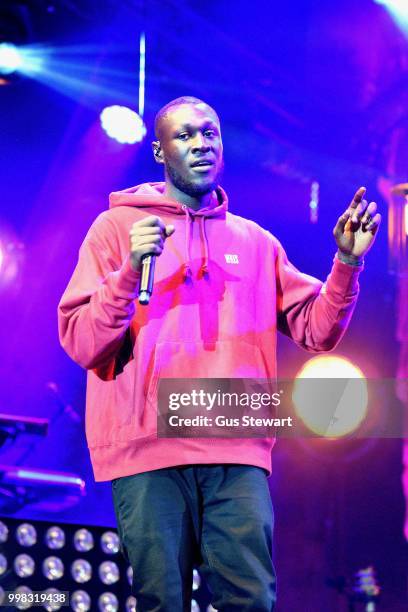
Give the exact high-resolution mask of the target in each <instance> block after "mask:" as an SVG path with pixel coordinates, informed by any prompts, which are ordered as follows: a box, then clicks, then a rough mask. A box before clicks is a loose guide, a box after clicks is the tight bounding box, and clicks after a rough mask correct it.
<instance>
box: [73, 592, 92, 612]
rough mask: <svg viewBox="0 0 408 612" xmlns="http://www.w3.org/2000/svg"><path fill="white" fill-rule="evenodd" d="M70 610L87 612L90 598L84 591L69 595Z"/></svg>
mask: <svg viewBox="0 0 408 612" xmlns="http://www.w3.org/2000/svg"><path fill="white" fill-rule="evenodd" d="M71 608H72V609H73V610H74V612H88V610H90V609H91V598H90V597H89V595H88V593H87V592H86V591H81V590H79V591H74V592H73V593H72V595H71Z"/></svg>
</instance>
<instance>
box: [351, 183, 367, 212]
mask: <svg viewBox="0 0 408 612" xmlns="http://www.w3.org/2000/svg"><path fill="white" fill-rule="evenodd" d="M365 192H366V188H365V187H360V188H359V189H357V191H356V193H355V194H354V197H353V199H352V200H351V202H350V206H349V208H351V209H355V208H357V206H358V205H359V204H360V202H361V201H362V200H363V197H364V194H365Z"/></svg>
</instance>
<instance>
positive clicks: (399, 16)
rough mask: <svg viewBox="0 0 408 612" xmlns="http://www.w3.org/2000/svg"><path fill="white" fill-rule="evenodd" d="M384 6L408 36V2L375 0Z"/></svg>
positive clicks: (401, 0) (404, 0) (402, 0)
mask: <svg viewBox="0 0 408 612" xmlns="http://www.w3.org/2000/svg"><path fill="white" fill-rule="evenodd" d="M375 2H376V3H377V4H382V5H383V6H385V8H386V9H387V10H388V12H389V13H391V15H392V16H393V18H394V19H395V21H396V22H397V23H398V25H399V26H400V27H401V29H402V30H404V32H405V33H406V34H407V35H408V2H407V0H375Z"/></svg>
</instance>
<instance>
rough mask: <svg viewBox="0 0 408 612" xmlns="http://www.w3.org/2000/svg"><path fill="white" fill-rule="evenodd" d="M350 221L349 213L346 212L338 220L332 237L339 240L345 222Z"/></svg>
mask: <svg viewBox="0 0 408 612" xmlns="http://www.w3.org/2000/svg"><path fill="white" fill-rule="evenodd" d="M349 219H350V211H349V210H346V211H345V212H344V213H343V214H342V215H341V216H340V217H339V218H338V219H337V223H336V225H335V227H334V230H333V236H334V237H335V238H339V237H340V236H342V235H343V233H344V229H345V227H346V223H347V221H348V220H349Z"/></svg>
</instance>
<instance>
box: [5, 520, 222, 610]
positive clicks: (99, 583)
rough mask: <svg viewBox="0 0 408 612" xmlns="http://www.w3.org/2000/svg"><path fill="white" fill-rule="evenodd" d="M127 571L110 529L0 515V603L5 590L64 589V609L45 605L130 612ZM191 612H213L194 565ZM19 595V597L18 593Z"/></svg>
mask: <svg viewBox="0 0 408 612" xmlns="http://www.w3.org/2000/svg"><path fill="white" fill-rule="evenodd" d="M131 582H132V571H131V568H130V567H129V565H128V563H127V562H126V561H125V557H124V556H123V555H122V554H121V552H120V543H119V537H118V534H117V532H116V530H114V529H111V528H109V527H108V528H104V527H93V526H89V525H86V526H81V525H67V524H61V523H59V524H55V523H50V522H44V521H23V520H20V521H19V520H16V519H14V518H2V519H1V520H0V585H1V586H0V605H2V603H4V601H5V599H4V598H5V593H6V592H18V593H21V594H23V593H26V594H27V597H26V598H25V600H26V603H25V604H24V602H21V603H20V604H19V606H20V607H18V606H17V609H19V610H26V609H29V608H30V607H31V605H28V603H29V600H30V597H31V598H33V596H34V593H39V592H41V593H44V592H47V593H54V595H57V594H61V593H68V597H69V608H66V607H62V606H61V605H59V604H58V602H56V603H54V601H55V600H51V602H49V603H48V604H46V605H44V606H43V608H45V609H46V610H50V611H51V610H60V609H61V610H64V609H70V610H74V611H77V612H87V611H88V610H99V611H100V612H117V611H119V610H120V611H121V612H122V611H126V612H131V611H134V612H136V610H137V602H136V599H135V598H134V597H133V596H132V595H131V588H130V585H131ZM192 588H193V599H192V603H191V610H192V611H194V612H215V610H214V608H212V606H210V605H209V603H208V602H209V597H208V591H207V590H206V588H205V585H204V584H203V582H202V580H201V577H200V575H199V573H198V572H197V570H194V576H193V584H192ZM21 599H22V598H21Z"/></svg>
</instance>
